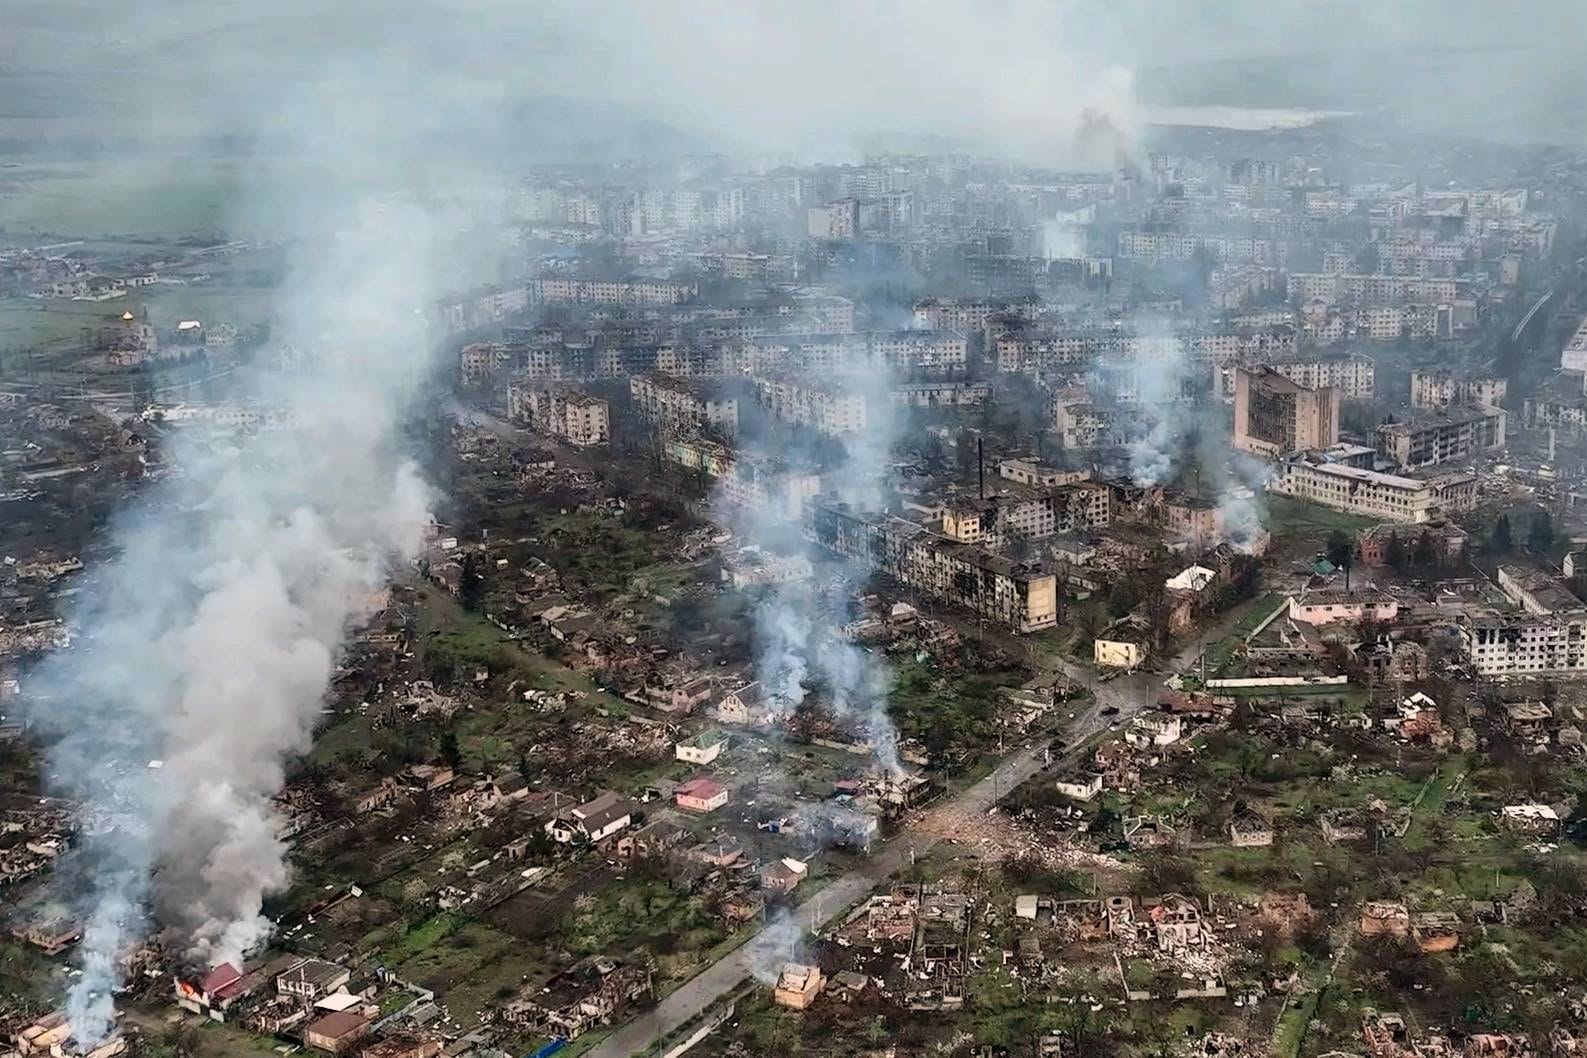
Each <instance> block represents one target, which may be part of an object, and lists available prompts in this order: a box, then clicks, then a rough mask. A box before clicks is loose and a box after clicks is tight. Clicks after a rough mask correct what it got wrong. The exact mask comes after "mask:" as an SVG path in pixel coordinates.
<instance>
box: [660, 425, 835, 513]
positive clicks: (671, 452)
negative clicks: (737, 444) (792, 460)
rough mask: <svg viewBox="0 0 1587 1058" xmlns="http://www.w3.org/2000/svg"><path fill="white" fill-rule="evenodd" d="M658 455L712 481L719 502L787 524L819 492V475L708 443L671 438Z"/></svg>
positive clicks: (802, 510) (801, 511) (802, 511)
mask: <svg viewBox="0 0 1587 1058" xmlns="http://www.w3.org/2000/svg"><path fill="white" fill-rule="evenodd" d="M662 453H663V454H664V455H665V456H666V458H667V459H668V460H670V461H671V462H674V463H676V464H678V465H679V466H681V467H686V468H688V469H690V470H698V471H700V472H701V473H703V474H705V475H706V476H707V477H709V478H712V479H714V480H715V482H716V489H717V491H716V495H717V497H718V498H720V499H721V500H722V501H723V502H725V503H727V504H730V505H732V506H735V507H742V508H745V509H747V510H758V511H768V512H770V513H772V514H774V515H776V516H777V517H779V518H784V519H787V520H788V521H791V522H797V521H799V519H800V518H801V517H802V516H803V514H804V508H805V504H806V503H807V502H808V501H809V500H810V499H811V498H812V497H814V496H816V495H817V494H818V493H820V491H821V476H820V475H819V474H816V473H814V472H812V471H807V470H794V469H792V468H789V467H784V466H779V465H776V464H774V463H772V462H770V461H768V460H758V459H753V458H749V457H745V456H741V455H740V454H739V453H737V452H734V451H733V450H732V449H730V448H728V447H727V446H726V445H720V444H716V443H714V442H711V441H700V440H684V439H681V438H674V439H672V440H669V441H667V442H666V444H664V445H663V446H662Z"/></svg>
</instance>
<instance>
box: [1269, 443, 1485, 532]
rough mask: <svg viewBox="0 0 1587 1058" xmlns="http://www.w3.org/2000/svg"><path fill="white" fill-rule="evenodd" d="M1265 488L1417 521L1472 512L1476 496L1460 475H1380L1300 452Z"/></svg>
mask: <svg viewBox="0 0 1587 1058" xmlns="http://www.w3.org/2000/svg"><path fill="white" fill-rule="evenodd" d="M1268 490H1269V491H1271V492H1276V493H1278V494H1280V495H1282V496H1292V497H1294V498H1295V499H1298V500H1306V501H1307V502H1309V503H1316V504H1319V505H1321V506H1323V507H1331V508H1333V509H1334V510H1336V511H1346V512H1348V513H1350V514H1360V515H1364V516H1366V517H1369V518H1383V519H1387V520H1389V521H1395V522H1413V523H1416V522H1426V521H1431V520H1433V519H1434V518H1436V517H1438V516H1439V515H1440V514H1448V513H1454V512H1459V511H1467V510H1470V509H1471V508H1472V506H1473V505H1474V504H1475V503H1476V500H1477V479H1476V478H1475V477H1474V476H1473V475H1471V474H1463V473H1448V474H1436V475H1429V476H1426V477H1408V476H1404V475H1400V474H1383V473H1379V472H1378V471H1375V470H1367V469H1365V468H1362V467H1353V466H1346V465H1344V464H1341V463H1330V462H1326V461H1322V460H1318V459H1313V458H1310V457H1307V456H1302V457H1299V458H1296V459H1291V460H1288V461H1286V462H1284V463H1283V464H1281V465H1280V467H1279V472H1278V474H1277V475H1276V476H1275V477H1274V478H1273V480H1272V482H1270V483H1269V484H1268Z"/></svg>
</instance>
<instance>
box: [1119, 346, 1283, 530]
mask: <svg viewBox="0 0 1587 1058" xmlns="http://www.w3.org/2000/svg"><path fill="white" fill-rule="evenodd" d="M1138 327H1139V330H1138V336H1139V337H1140V338H1141V339H1142V342H1141V346H1140V348H1139V349H1138V350H1137V353H1136V355H1135V357H1134V358H1132V359H1131V360H1128V361H1126V362H1125V363H1123V364H1122V365H1114V366H1113V367H1112V369H1111V370H1105V371H1102V372H1100V373H1099V374H1098V376H1097V377H1096V380H1095V381H1096V384H1097V385H1099V387H1100V388H1101V389H1102V391H1103V392H1106V393H1108V394H1109V395H1110V397H1111V398H1112V399H1113V401H1114V402H1115V403H1116V404H1120V405H1129V409H1128V410H1129V411H1130V412H1132V413H1133V415H1134V418H1135V420H1136V423H1135V425H1136V432H1135V433H1134V434H1133V435H1132V436H1131V437H1130V439H1129V441H1128V442H1127V443H1126V444H1125V453H1126V455H1127V457H1128V459H1129V474H1130V479H1131V480H1132V481H1133V482H1134V483H1135V484H1136V485H1141V486H1148V487H1150V486H1156V485H1168V484H1172V483H1174V482H1176V481H1181V482H1182V481H1184V480H1186V478H1187V477H1188V478H1189V480H1190V483H1191V484H1192V485H1193V487H1194V488H1195V489H1196V490H1197V491H1198V492H1199V493H1200V494H1201V495H1203V496H1209V497H1211V498H1213V500H1214V501H1215V502H1216V504H1217V507H1218V516H1219V521H1220V524H1221V527H1222V528H1221V537H1222V539H1221V540H1220V541H1219V542H1220V543H1226V544H1228V545H1229V546H1230V547H1232V548H1234V549H1235V550H1236V551H1240V552H1242V553H1246V554H1249V553H1250V552H1251V551H1252V550H1253V549H1254V548H1255V547H1256V546H1257V543H1258V541H1259V540H1260V539H1261V537H1262V534H1263V532H1264V529H1263V527H1262V510H1261V507H1260V503H1259V501H1258V498H1257V497H1258V496H1259V495H1260V494H1261V492H1262V490H1263V489H1265V487H1266V485H1267V480H1268V478H1269V477H1270V476H1271V473H1272V468H1271V467H1269V466H1268V465H1267V464H1265V463H1263V462H1262V461H1261V460H1259V459H1256V458H1255V457H1252V456H1249V455H1247V454H1245V453H1243V452H1236V451H1234V450H1233V449H1232V448H1230V447H1229V444H1228V426H1227V423H1226V422H1225V419H1224V412H1223V409H1222V406H1221V405H1220V404H1218V403H1217V402H1215V401H1211V400H1209V399H1206V397H1207V394H1206V388H1207V385H1208V383H1209V381H1210V379H1209V377H1208V376H1209V372H1210V371H1211V368H1210V366H1209V365H1206V364H1201V363H1198V362H1197V361H1196V360H1195V358H1194V357H1192V356H1191V355H1190V353H1189V350H1187V349H1186V348H1185V344H1184V342H1183V341H1182V340H1181V339H1180V338H1179V336H1177V335H1175V334H1174V333H1173V332H1172V330H1171V329H1169V328H1168V327H1166V326H1165V325H1163V324H1161V323H1159V322H1157V321H1154V320H1150V319H1143V320H1141V321H1139V322H1138Z"/></svg>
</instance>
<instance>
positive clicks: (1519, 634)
mask: <svg viewBox="0 0 1587 1058" xmlns="http://www.w3.org/2000/svg"><path fill="white" fill-rule="evenodd" d="M1460 638H1461V643H1462V645H1463V646H1464V647H1465V649H1466V654H1467V656H1468V657H1470V658H1471V666H1472V668H1473V669H1475V670H1476V671H1477V673H1478V674H1479V675H1482V676H1491V677H1503V676H1527V675H1534V674H1539V673H1554V672H1558V673H1569V672H1582V671H1587V613H1581V612H1579V611H1578V612H1575V613H1552V614H1468V615H1467V616H1466V617H1465V618H1463V619H1462V620H1461V622H1460Z"/></svg>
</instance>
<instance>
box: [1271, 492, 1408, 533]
mask: <svg viewBox="0 0 1587 1058" xmlns="http://www.w3.org/2000/svg"><path fill="white" fill-rule="evenodd" d="M1267 516H1268V527H1269V528H1270V529H1271V530H1272V532H1273V535H1274V536H1275V537H1284V536H1300V535H1326V534H1328V533H1331V532H1333V531H1334V530H1335V529H1341V530H1343V531H1345V532H1347V533H1356V532H1360V531H1361V530H1362V529H1365V528H1367V527H1368V526H1373V525H1377V524H1378V522H1379V521H1381V519H1373V518H1362V517H1360V516H1359V515H1354V514H1346V513H1344V512H1343V511H1335V510H1330V509H1329V508H1327V507H1321V506H1318V505H1317V504H1315V503H1305V502H1303V501H1301V500H1297V499H1294V498H1292V497H1290V496H1279V495H1276V494H1272V493H1270V494H1269V495H1268V497H1267Z"/></svg>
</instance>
